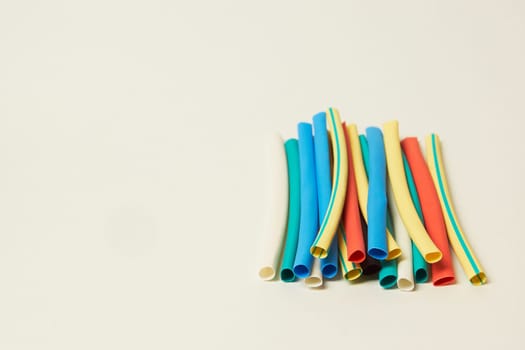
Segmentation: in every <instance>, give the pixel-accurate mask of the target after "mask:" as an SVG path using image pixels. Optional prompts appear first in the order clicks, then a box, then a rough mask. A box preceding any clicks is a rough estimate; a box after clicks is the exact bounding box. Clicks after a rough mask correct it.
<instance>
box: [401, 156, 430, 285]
mask: <svg viewBox="0 0 525 350" xmlns="http://www.w3.org/2000/svg"><path fill="white" fill-rule="evenodd" d="M403 166H404V167H405V173H406V176H407V184H408V189H409V190H410V197H411V198H412V203H414V207H415V208H416V211H417V215H418V216H419V219H420V220H421V221H422V222H423V224H424V221H423V212H422V211H421V204H420V203H419V197H418V195H417V191H416V184H415V183H414V179H413V178H412V172H411V171H410V167H409V166H408V162H407V160H406V157H405V155H404V154H403ZM412 263H413V268H414V277H415V279H416V283H425V282H427V281H428V276H429V269H428V264H427V262H426V261H425V259H424V258H423V255H422V254H421V252H420V251H419V249H417V247H416V245H415V244H414V242H412Z"/></svg>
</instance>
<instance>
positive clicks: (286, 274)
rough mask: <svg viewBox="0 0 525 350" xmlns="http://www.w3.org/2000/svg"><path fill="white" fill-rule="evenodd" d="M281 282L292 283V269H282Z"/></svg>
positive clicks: (293, 274) (293, 278)
mask: <svg viewBox="0 0 525 350" xmlns="http://www.w3.org/2000/svg"><path fill="white" fill-rule="evenodd" d="M281 281H283V282H293V281H295V273H294V272H293V270H292V269H282V270H281Z"/></svg>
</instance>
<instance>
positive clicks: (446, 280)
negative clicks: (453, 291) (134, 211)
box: [432, 276, 456, 287]
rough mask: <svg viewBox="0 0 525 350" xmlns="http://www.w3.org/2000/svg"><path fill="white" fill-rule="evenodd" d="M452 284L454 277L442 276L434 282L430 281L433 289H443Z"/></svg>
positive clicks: (454, 280)
mask: <svg viewBox="0 0 525 350" xmlns="http://www.w3.org/2000/svg"><path fill="white" fill-rule="evenodd" d="M454 282H456V278H455V277H454V276H443V277H441V278H437V279H436V280H435V281H432V284H433V285H434V286H435V287H443V286H448V285H450V284H453V283H454Z"/></svg>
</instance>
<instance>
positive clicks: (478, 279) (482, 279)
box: [470, 272, 487, 286]
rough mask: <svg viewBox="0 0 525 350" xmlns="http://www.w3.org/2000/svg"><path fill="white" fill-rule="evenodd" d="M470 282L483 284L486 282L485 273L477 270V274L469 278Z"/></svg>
mask: <svg viewBox="0 0 525 350" xmlns="http://www.w3.org/2000/svg"><path fill="white" fill-rule="evenodd" d="M470 283H472V284H473V285H475V286H481V285H483V284H486V283H487V276H486V275H485V272H479V273H478V274H477V275H475V276H474V277H472V278H471V279H470Z"/></svg>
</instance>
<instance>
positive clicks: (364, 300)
mask: <svg viewBox="0 0 525 350" xmlns="http://www.w3.org/2000/svg"><path fill="white" fill-rule="evenodd" d="M524 34H525V5H524V3H523V2H520V1H415V0H414V1H333V2H329V1H323V2H322V1H318V2H312V1H261V2H251V1H206V2H199V1H186V2H182V1H163V2H159V1H145V0H144V1H107V0H104V1H102V0H101V1H83V2H79V1H7V0H5V1H2V2H1V3H0V348H1V349H7V350H16V349H53V350H58V349H68V350H69V349H194V348H195V349H196V348H199V349H219V348H222V349H294V348H302V349H310V348H311V349H337V348H356V349H357V348H363V349H364V348H366V349H373V348H378V349H385V348H401V347H406V348H411V347H412V348H414V347H419V348H424V349H432V348H434V349H441V348H449V347H447V346H449V345H450V344H452V345H454V346H453V347H452V348H459V347H460V345H461V346H463V347H464V348H477V349H489V348H494V347H496V346H497V347H499V348H505V349H518V348H520V347H521V348H522V346H523V342H524V341H525V336H524V333H525V327H524V324H523V321H522V320H523V313H524V312H525V304H524V301H523V296H522V295H523V289H524V287H525V284H524V282H523V271H524V266H523V248H524V246H525V239H524V236H525V235H524V232H523V219H524V210H525V206H524V204H523V198H524V196H525V190H524V186H523V185H522V181H523V179H524V175H525V174H524V165H523V159H524V156H525V154H524V147H523V144H522V140H521V135H522V134H523V127H524V126H525V125H524V120H525V101H524V96H525V94H524V93H525V83H524V82H525V67H524V62H525V35H524ZM328 106H334V107H338V108H339V109H340V111H341V114H342V116H343V118H344V119H345V120H347V121H349V122H356V123H358V125H359V126H360V128H361V130H363V128H364V127H366V126H369V125H381V123H383V122H384V121H387V120H390V119H394V118H395V119H398V120H399V121H400V126H401V133H402V135H404V136H408V135H417V136H419V137H423V136H424V135H426V134H428V133H429V132H437V133H439V134H440V136H441V139H442V142H443V152H444V157H445V166H446V168H447V172H448V176H449V178H450V186H451V190H452V194H453V197H454V202H455V203H456V207H457V210H458V213H459V215H460V221H461V222H462V225H463V226H464V229H465V231H466V234H467V236H468V237H469V239H470V241H471V243H472V246H473V248H474V250H475V252H476V253H477V255H478V256H479V259H480V261H481V263H482V265H483V266H484V267H485V270H486V272H487V276H488V278H489V280H490V283H489V284H488V285H486V286H483V287H479V288H478V287H473V286H471V285H470V284H469V283H468V282H467V280H466V278H465V276H464V274H463V272H462V270H460V269H459V268H458V269H457V270H456V272H457V277H458V283H457V284H456V285H454V286H450V287H443V288H433V287H432V286H430V285H425V286H422V287H419V286H418V290H417V291H416V292H413V293H402V292H399V291H397V290H391V291H385V290H382V289H381V288H379V287H378V286H377V284H376V283H374V282H369V283H361V284H358V285H355V286H350V285H348V283H346V282H344V281H339V282H331V283H327V287H326V288H325V289H323V290H319V291H312V290H307V289H305V288H304V286H303V285H302V283H296V284H287V285H283V284H281V283H279V282H272V283H264V282H260V281H258V280H257V277H256V266H255V261H254V251H255V242H256V237H257V235H258V234H260V227H261V211H262V202H261V198H262V197H263V196H262V195H263V193H262V187H261V186H260V185H261V182H262V180H263V179H262V175H261V173H262V171H261V170H262V169H261V167H262V166H261V162H260V161H261V157H262V153H263V152H262V143H263V140H264V137H263V135H264V134H265V132H267V131H271V130H278V131H281V132H283V135H284V136H285V137H291V136H294V135H295V128H296V123H297V122H299V121H309V120H311V116H312V115H313V114H314V113H316V112H318V111H320V110H323V109H325V108H327V107H328Z"/></svg>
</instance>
